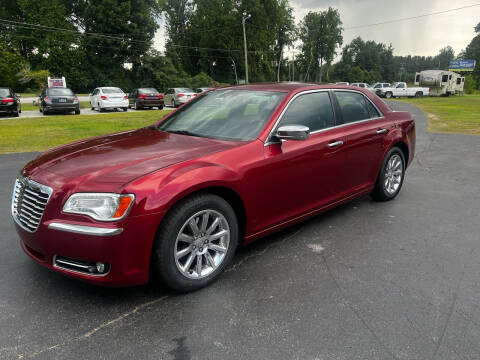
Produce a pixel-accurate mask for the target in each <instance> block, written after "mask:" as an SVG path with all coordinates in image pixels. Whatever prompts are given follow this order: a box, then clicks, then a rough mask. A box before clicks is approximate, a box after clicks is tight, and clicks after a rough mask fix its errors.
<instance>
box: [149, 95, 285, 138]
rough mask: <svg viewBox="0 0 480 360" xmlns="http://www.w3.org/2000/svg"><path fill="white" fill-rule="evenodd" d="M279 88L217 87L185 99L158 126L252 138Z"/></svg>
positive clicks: (270, 109) (274, 104) (277, 97)
mask: <svg viewBox="0 0 480 360" xmlns="http://www.w3.org/2000/svg"><path fill="white" fill-rule="evenodd" d="M285 94H286V93H283V92H273V91H272V92H269V91H249V90H217V91H211V92H208V93H205V94H204V95H202V96H201V97H199V98H197V99H196V100H194V101H192V102H190V103H188V104H187V105H185V106H184V107H183V108H181V109H179V110H178V111H176V112H175V113H174V114H172V115H171V116H170V117H168V118H167V119H166V120H165V121H163V122H162V123H160V124H159V125H158V130H162V131H167V132H172V133H180V134H184V135H193V136H202V137H209V138H215V139H224V140H239V141H246V140H252V139H255V138H256V137H257V136H258V134H259V133H260V131H261V130H262V129H263V127H264V126H265V124H266V122H267V121H268V119H269V118H270V116H271V114H272V113H273V111H274V110H275V108H276V107H277V106H278V104H279V103H280V101H281V100H282V99H283V98H284V97H285Z"/></svg>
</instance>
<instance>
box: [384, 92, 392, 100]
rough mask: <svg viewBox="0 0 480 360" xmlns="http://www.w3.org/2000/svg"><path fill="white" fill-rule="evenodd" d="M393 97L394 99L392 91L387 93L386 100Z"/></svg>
mask: <svg viewBox="0 0 480 360" xmlns="http://www.w3.org/2000/svg"><path fill="white" fill-rule="evenodd" d="M392 97H393V94H392V93H391V92H390V91H388V92H386V93H385V98H387V99H390V98H392Z"/></svg>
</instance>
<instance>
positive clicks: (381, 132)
mask: <svg viewBox="0 0 480 360" xmlns="http://www.w3.org/2000/svg"><path fill="white" fill-rule="evenodd" d="M386 132H387V129H378V130H377V134H385V133H386Z"/></svg>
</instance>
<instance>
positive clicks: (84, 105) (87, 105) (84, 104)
mask: <svg viewBox="0 0 480 360" xmlns="http://www.w3.org/2000/svg"><path fill="white" fill-rule="evenodd" d="M80 108H81V109H88V108H90V103H89V102H88V101H80ZM31 110H38V106H33V104H32V103H31V102H29V103H24V102H22V111H31Z"/></svg>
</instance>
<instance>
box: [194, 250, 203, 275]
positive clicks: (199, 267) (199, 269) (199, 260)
mask: <svg viewBox="0 0 480 360" xmlns="http://www.w3.org/2000/svg"><path fill="white" fill-rule="evenodd" d="M202 258H203V255H197V266H196V267H195V271H196V272H197V276H198V277H200V276H202V262H203V261H202Z"/></svg>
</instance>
